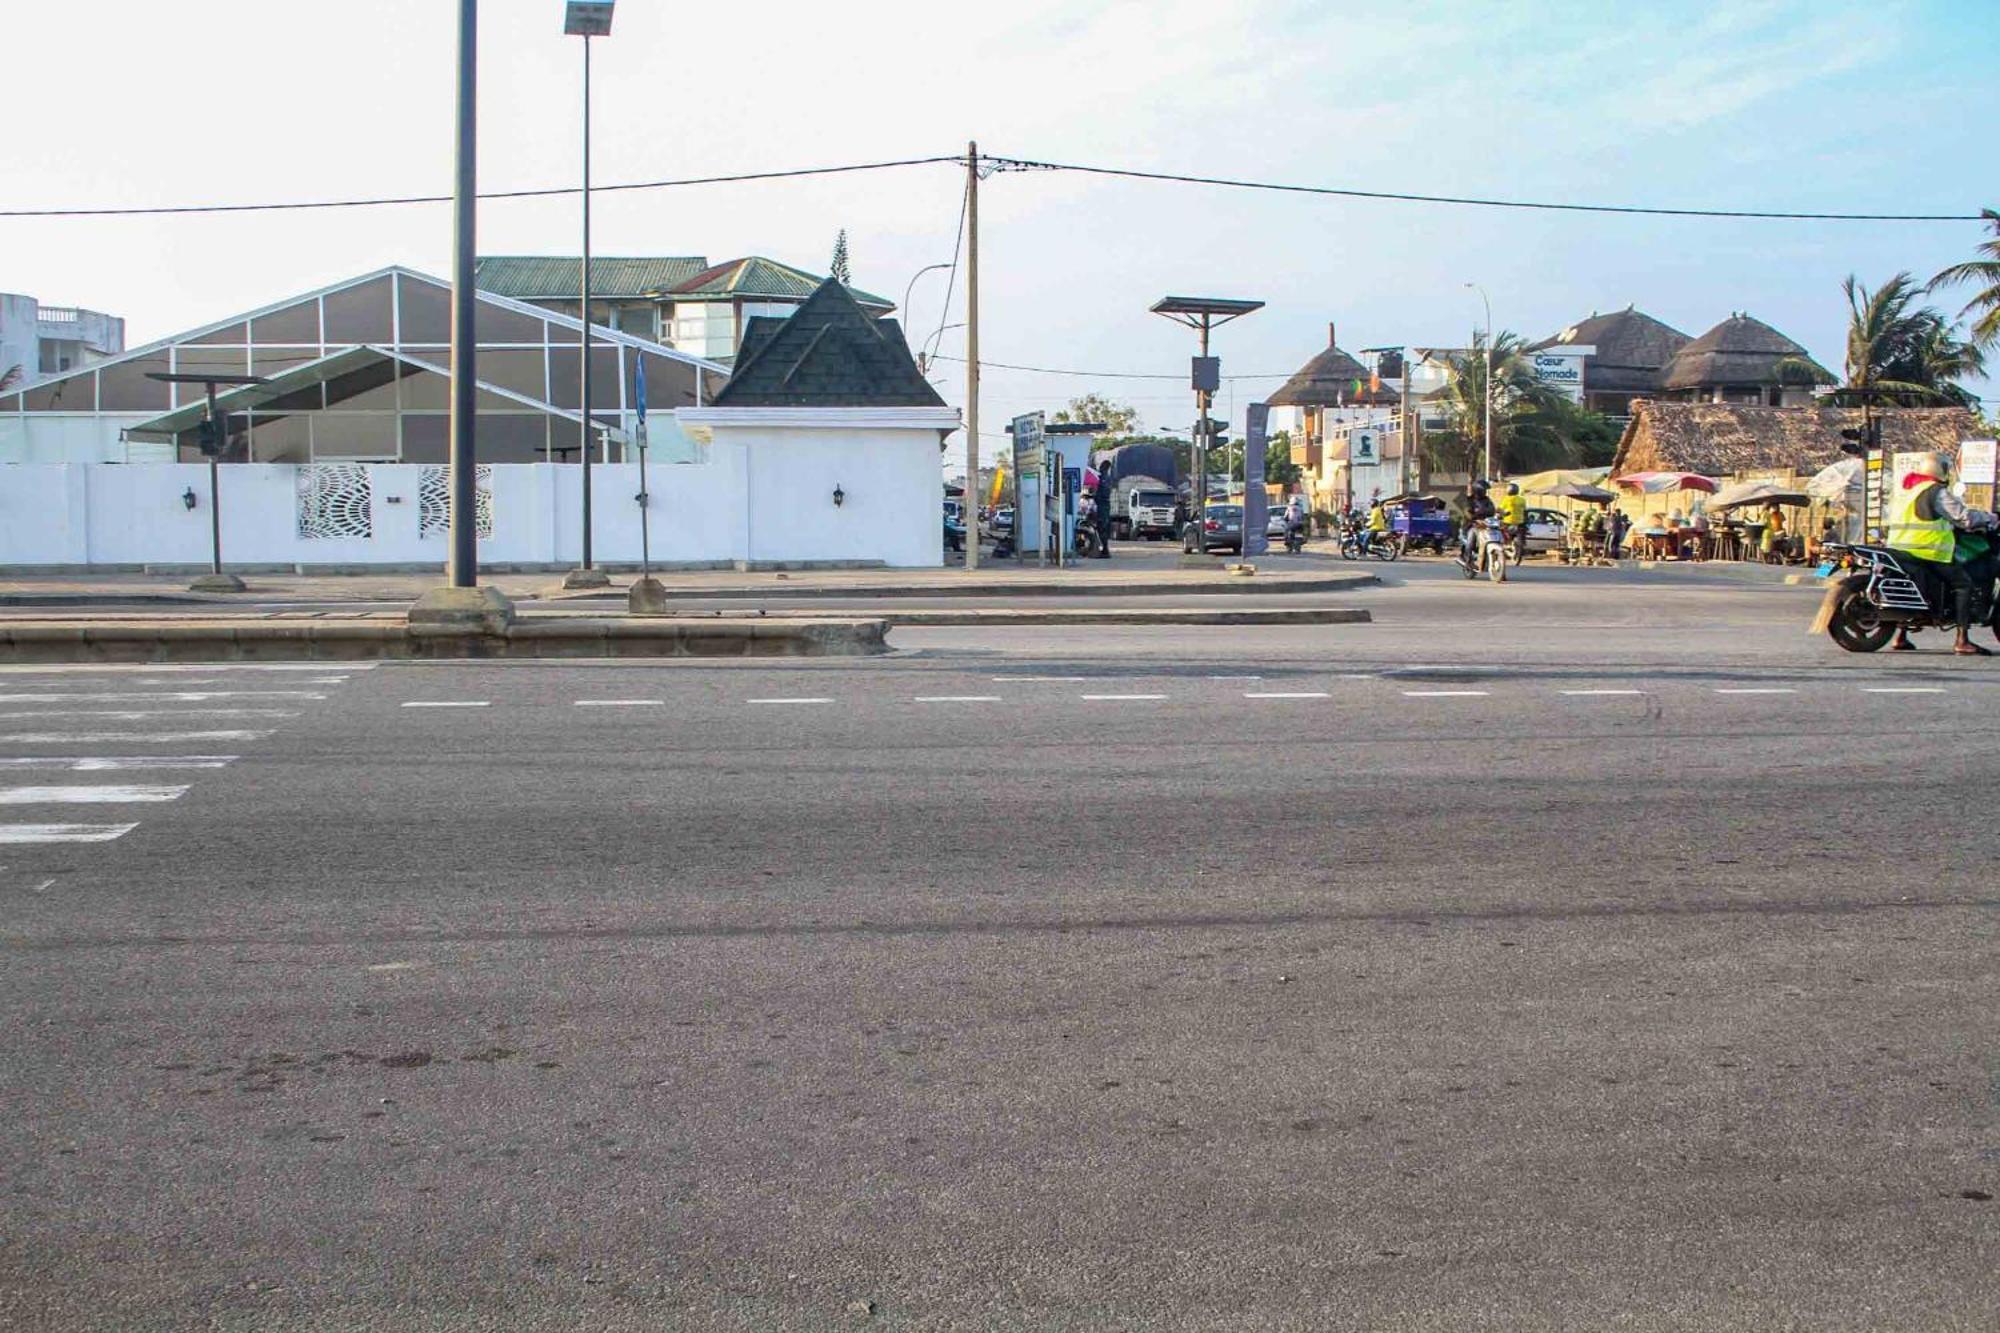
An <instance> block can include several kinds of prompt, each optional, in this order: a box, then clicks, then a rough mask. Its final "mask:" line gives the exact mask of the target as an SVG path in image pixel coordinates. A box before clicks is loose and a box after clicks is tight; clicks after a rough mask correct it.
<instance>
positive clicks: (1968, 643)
mask: <svg viewBox="0 0 2000 1333" xmlns="http://www.w3.org/2000/svg"><path fill="white" fill-rule="evenodd" d="M1995 525H1996V520H1995V518H1994V516H1993V515H1992V514H1989V513H1987V512H1986V511H1985V510H1983V509H1974V508H1972V507H1971V506H1969V505H1967V504H1966V503H1965V501H1964V500H1962V499H1960V498H1959V497H1958V496H1956V495H1953V494H1952V492H1951V464H1949V463H1948V462H1946V461H1945V459H1944V457H1943V456H1942V455H1940V454H1936V453H1924V454H1919V455H1918V456H1917V458H1916V460H1915V463H1914V465H1913V466H1912V467H1911V469H1910V470H1909V471H1908V472H1906V473H1904V474H1903V476H1902V478H1901V479H1900V481H1899V482H1898V484H1897V485H1896V487H1895V489H1894V491H1893V492H1892V493H1891V495H1890V497H1889V526H1888V540H1887V545H1888V547H1889V549H1890V550H1892V551H1895V552H1897V553H1899V554H1901V555H1907V556H1910V557H1913V558H1914V559H1916V560H1918V561H1921V562H1922V563H1923V565H1924V566H1925V567H1926V568H1927V569H1928V570H1929V571H1930V573H1932V574H1933V575H1935V576H1936V577H1937V578H1938V579H1939V580H1940V581H1941V582H1943V583H1945V584H1946V585H1947V586H1949V587H1950V589H1951V596H1952V610H1953V617H1952V618H1953V619H1954V620H1955V621H1956V622H1957V624H1958V642H1957V643H1956V644H1955V645H1953V647H1952V651H1953V652H1954V653H1957V654H1958V655H1960V656H1962V657H1988V656H1991V653H1990V652H1989V651H1988V650H1987V649H1985V648H1982V647H1980V646H1979V645H1978V644H1976V643H1974V642H1972V640H1971V638H1970V637H1969V634H1970V631H1971V629H1972V602H1973V597H1974V595H1975V592H1976V590H1977V589H1978V586H1979V578H1980V577H1982V576H1983V577H1984V579H1985V581H1986V584H1987V586H1988V587H1991V586H1992V580H1993V573H1992V559H1991V556H1990V555H1989V554H1988V552H1987V550H1986V549H1984V548H1985V542H1984V541H1983V540H1982V541H1981V542H1979V543H1973V542H1967V543H1964V544H1963V547H1964V549H1963V550H1961V542H1960V539H1959V534H1960V533H1962V532H1963V533H1974V532H1980V531H1981V530H1984V532H1986V533H1990V532H1992V530H1993V529H1994V527H1995ZM1975 545H1978V546H1980V547H1981V548H1982V549H1979V550H1974V549H1973V548H1974V546H1975ZM1890 646H1891V647H1892V648H1893V649H1895V650H1896V651H1898V652H1908V651H1910V650H1911V647H1912V645H1911V643H1910V636H1909V634H1908V632H1907V631H1904V630H1900V629H1899V630H1898V631H1897V632H1896V639H1895V642H1894V643H1893V644H1891V645H1890Z"/></svg>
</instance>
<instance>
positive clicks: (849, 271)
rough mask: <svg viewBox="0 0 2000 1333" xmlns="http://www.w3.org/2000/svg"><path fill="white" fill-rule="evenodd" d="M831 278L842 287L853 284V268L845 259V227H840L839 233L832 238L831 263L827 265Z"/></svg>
mask: <svg viewBox="0 0 2000 1333" xmlns="http://www.w3.org/2000/svg"><path fill="white" fill-rule="evenodd" d="M828 271H829V272H830V273H831V274H832V275H833V280H834V281H835V282H837V283H839V284H840V285H841V286H843V287H852V286H853V285H854V270H853V268H851V267H850V266H849V264H848V260H847V228H845V227H842V228H841V229H840V235H838V236H836V237H834V238H833V263H832V264H830V265H829V266H828Z"/></svg>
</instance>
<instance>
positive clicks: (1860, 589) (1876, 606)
mask: <svg viewBox="0 0 2000 1333" xmlns="http://www.w3.org/2000/svg"><path fill="white" fill-rule="evenodd" d="M1821 550H1822V552H1823V553H1824V554H1825V556H1826V558H1827V559H1828V560H1829V561H1830V562H1832V564H1833V566H1834V570H1838V569H1846V570H1847V571H1848V572H1847V573H1845V574H1840V575H1838V576H1837V577H1834V578H1833V579H1832V580H1831V581H1830V582H1829V583H1828V585H1827V589H1826V596H1824V597H1822V598H1821V599H1820V603H1819V614H1818V615H1816V616H1815V617H1813V624H1812V627H1813V631H1814V632H1815V633H1820V632H1824V633H1825V634H1826V636H1827V637H1828V638H1830V639H1832V640H1833V641H1834V642H1835V643H1837V644H1839V645H1840V646H1841V647H1842V648H1845V649H1846V650H1847V651H1848V652H1850V653H1873V652H1879V651H1880V650H1882V649H1883V648H1886V647H1887V646H1888V644H1889V640H1891V639H1893V638H1895V637H1896V631H1897V630H1898V629H1907V630H1920V629H1950V630H1956V629H1957V628H1958V609H1957V605H1956V603H1955V601H1954V599H1953V596H1952V591H1951V587H1950V585H1949V584H1947V583H1945V581H1944V580H1943V579H1940V578H1938V577H1937V576H1936V575H1935V574H1933V573H1931V572H1930V571H1929V570H1928V569H1926V568H1925V567H1924V562H1923V561H1921V560H1918V559H1916V558H1914V557H1912V556H1910V555H1907V554H1905V553H1903V552H1901V551H1894V550H1891V549H1890V548H1888V547H1886V546H1849V545H1846V544H1844V543H1839V542H1827V543H1826V544H1825V545H1824V546H1822V547H1821ZM1834 570H1829V571H1828V572H1829V573H1832V572H1834ZM1972 621H1973V623H1974V624H1984V625H1989V626H1994V627H1996V629H2000V598H1996V597H1995V593H1994V588H1993V585H1992V583H1991V582H1990V581H1989V582H1988V583H1987V585H1986V586H1985V587H1983V588H1979V589H1976V590H1975V595H1974V597H1973V602H1972Z"/></svg>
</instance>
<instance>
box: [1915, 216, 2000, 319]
mask: <svg viewBox="0 0 2000 1333" xmlns="http://www.w3.org/2000/svg"><path fill="white" fill-rule="evenodd" d="M1980 216H1981V217H1983V218H1985V219H1986V226H1987V228H1988V229H1989V230H1990V231H1992V233H1993V235H1992V236H1991V237H1990V238H1988V239H1987V240H1984V241H1981V242H1980V243H1979V244H1978V246H1977V247H1975V251H1976V253H1977V254H1978V255H1979V258H1977V259H1968V260H1966V261H1965V262H1964V263H1963V264H1953V265H1952V266H1951V267H1950V268H1948V269H1946V270H1945V271H1944V272H1942V273H1940V274H1938V275H1937V276H1936V277H1935V278H1932V279H1931V280H1930V282H1929V284H1928V285H1926V286H1925V288H1924V290H1925V291H1927V292H1934V291H1936V290H1938V289H1939V288H1940V287H1971V288H1973V289H1974V290H1973V293H1972V299H1971V300H1970V301H1967V302H1966V303H1965V308H1964V309H1963V310H1961V311H1959V312H1958V317H1959V318H1960V319H1965V318H1967V317H1971V318H1972V345H1973V346H1974V347H1976V348H1979V349H1981V350H1982V351H1983V350H1984V349H1986V348H1989V347H1994V346H1997V345H2000V212H1995V211H1994V210H1993V209H1990V208H1987V209H1982V210H1981V211H1980Z"/></svg>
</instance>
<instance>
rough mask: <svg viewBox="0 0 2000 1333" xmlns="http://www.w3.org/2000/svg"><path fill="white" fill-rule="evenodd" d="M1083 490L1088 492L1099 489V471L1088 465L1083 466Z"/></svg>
mask: <svg viewBox="0 0 2000 1333" xmlns="http://www.w3.org/2000/svg"><path fill="white" fill-rule="evenodd" d="M1083 489H1085V490H1086V491H1094V490H1096V489H1097V469H1096V468H1094V467H1092V466H1090V465H1089V464H1088V463H1086V464H1084V466H1083Z"/></svg>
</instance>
